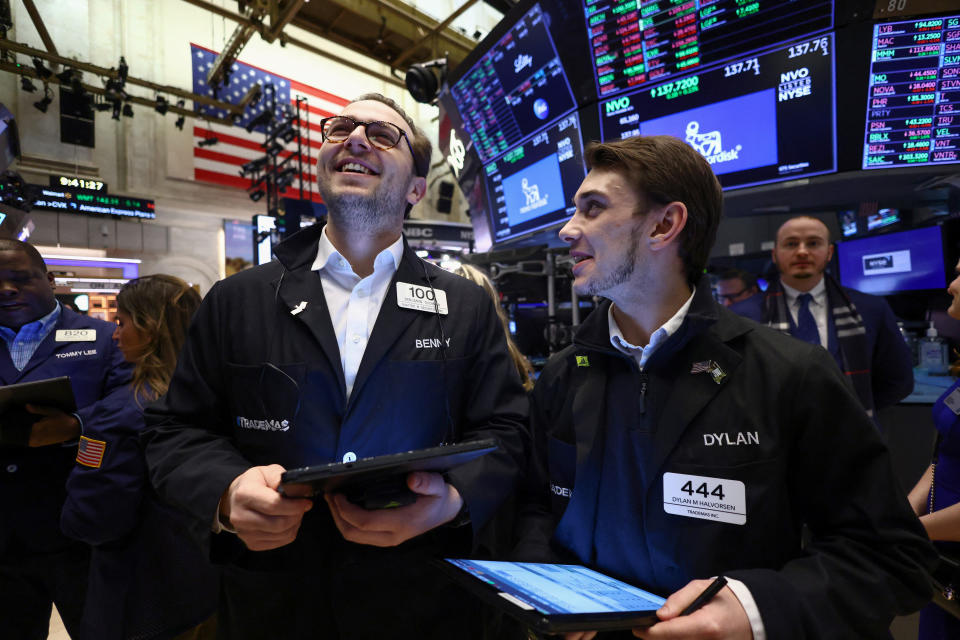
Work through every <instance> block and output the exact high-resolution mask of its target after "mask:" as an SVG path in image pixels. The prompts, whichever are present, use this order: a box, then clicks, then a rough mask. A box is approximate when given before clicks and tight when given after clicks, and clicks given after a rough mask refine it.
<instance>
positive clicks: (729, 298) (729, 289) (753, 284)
mask: <svg viewBox="0 0 960 640" xmlns="http://www.w3.org/2000/svg"><path fill="white" fill-rule="evenodd" d="M759 292H760V289H759V288H758V287H757V278H756V276H754V275H753V274H752V273H747V272H746V271H744V270H743V269H727V270H726V271H724V272H723V273H721V274H720V276H719V277H718V278H717V297H718V298H719V299H720V304H722V305H723V306H725V307H729V306H731V305H734V304H736V303H738V302H743V301H744V300H746V299H747V298H749V297H750V296H755V295H757V293H759Z"/></svg>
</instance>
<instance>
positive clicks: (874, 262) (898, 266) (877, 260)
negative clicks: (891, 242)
mask: <svg viewBox="0 0 960 640" xmlns="http://www.w3.org/2000/svg"><path fill="white" fill-rule="evenodd" d="M861 261H862V263H863V275H865V276H883V275H887V274H890V273H907V272H909V271H910V270H911V262H910V250H909V249H904V250H902V251H886V252H884V253H871V254H870V255H866V256H863V258H861Z"/></svg>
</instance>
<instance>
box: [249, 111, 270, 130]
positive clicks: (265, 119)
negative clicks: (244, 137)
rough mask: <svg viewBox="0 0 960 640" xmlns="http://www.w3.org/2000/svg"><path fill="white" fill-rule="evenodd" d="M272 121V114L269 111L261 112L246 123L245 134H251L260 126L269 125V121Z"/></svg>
mask: <svg viewBox="0 0 960 640" xmlns="http://www.w3.org/2000/svg"><path fill="white" fill-rule="evenodd" d="M271 120H273V114H272V113H270V112H269V111H263V112H261V113H260V115H258V116H257V117H256V118H254V119H253V120H251V121H250V122H248V123H247V126H246V127H244V129H246V130H247V133H253V130H254V129H256V128H257V127H259V126H260V125H267V124H270V121H271Z"/></svg>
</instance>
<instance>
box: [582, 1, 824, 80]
mask: <svg viewBox="0 0 960 640" xmlns="http://www.w3.org/2000/svg"><path fill="white" fill-rule="evenodd" d="M583 6H584V11H585V13H586V21H587V34H588V38H589V40H590V46H591V49H592V56H593V70H594V76H595V80H596V84H597V95H599V96H600V97H601V98H603V97H607V96H612V95H614V94H617V93H620V92H622V91H626V90H628V89H636V88H638V87H640V86H643V85H646V84H648V83H651V82H662V81H663V80H665V79H666V78H667V77H669V76H675V75H681V74H687V73H690V72H691V71H694V70H695V69H699V68H702V67H705V66H710V65H713V64H716V63H719V62H723V61H725V60H730V59H733V58H734V57H737V56H742V55H743V52H744V51H753V50H758V49H761V48H765V47H768V46H775V45H777V44H779V43H781V42H784V41H787V40H791V39H794V38H799V37H802V36H804V35H806V34H810V33H814V32H817V31H822V30H826V29H830V28H832V27H833V2H832V0H584V5H583Z"/></svg>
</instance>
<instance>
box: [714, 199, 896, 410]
mask: <svg viewBox="0 0 960 640" xmlns="http://www.w3.org/2000/svg"><path fill="white" fill-rule="evenodd" d="M772 253H773V261H774V263H775V264H776V265H777V268H778V269H779V271H780V278H779V279H777V280H775V281H774V282H772V283H771V284H770V287H769V288H768V289H767V291H766V293H765V294H764V295H762V296H756V297H755V298H750V299H748V300H745V301H743V302H740V303H738V304H736V305H734V306H732V307H731V308H730V310H731V311H733V312H735V313H739V314H740V315H742V316H746V317H747V318H750V319H752V320H756V321H757V322H759V323H761V324H766V325H767V326H769V327H772V328H773V329H776V330H778V331H782V332H783V333H787V334H789V335H791V336H793V337H795V338H797V339H799V340H803V341H804V342H809V343H810V344H816V345H820V346H822V347H823V348H824V349H826V350H827V351H829V352H830V355H832V356H833V359H834V360H835V361H836V363H837V366H839V367H840V370H841V371H843V373H844V374H845V375H846V376H847V379H848V380H849V381H850V383H851V384H853V388H854V390H855V391H856V393H857V397H858V398H859V399H860V402H861V404H863V407H864V409H866V411H867V414H868V415H869V416H871V417H872V418H874V419H876V410H877V409H882V408H883V407H887V406H890V405H893V404H896V403H897V402H899V401H900V400H903V399H904V398H905V397H906V396H907V395H909V394H910V392H911V391H913V358H912V356H911V355H910V349H908V348H907V345H906V343H905V342H904V340H903V336H901V335H900V330H899V329H898V328H897V319H896V317H894V315H893V311H892V310H891V309H890V305H888V304H887V301H886V300H884V299H883V298H881V297H879V296H872V295H869V294H866V293H861V292H859V291H856V290H854V289H849V288H847V287H841V286H840V283H839V282H837V281H836V280H835V279H834V278H833V277H832V276H831V275H830V274H829V273H827V272H826V269H827V265H828V264H829V263H830V258H831V257H832V256H833V244H832V243H831V242H830V231H829V229H827V225H825V224H824V223H823V222H822V221H820V220H818V219H817V218H812V217H809V216H798V217H796V218H791V219H789V220H787V221H786V222H784V223H783V224H782V225H781V226H780V228H779V229H778V230H777V238H776V245H775V246H774V248H773V252H772Z"/></svg>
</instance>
